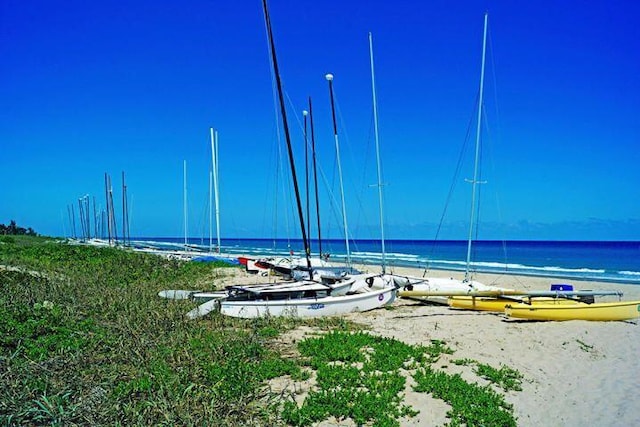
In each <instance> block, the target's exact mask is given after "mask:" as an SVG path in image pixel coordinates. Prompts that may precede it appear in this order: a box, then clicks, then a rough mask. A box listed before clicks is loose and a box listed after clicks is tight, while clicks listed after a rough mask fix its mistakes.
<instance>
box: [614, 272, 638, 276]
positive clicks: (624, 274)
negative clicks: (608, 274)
mask: <svg viewBox="0 0 640 427" xmlns="http://www.w3.org/2000/svg"><path fill="white" fill-rule="evenodd" d="M618 274H621V275H623V276H640V271H618Z"/></svg>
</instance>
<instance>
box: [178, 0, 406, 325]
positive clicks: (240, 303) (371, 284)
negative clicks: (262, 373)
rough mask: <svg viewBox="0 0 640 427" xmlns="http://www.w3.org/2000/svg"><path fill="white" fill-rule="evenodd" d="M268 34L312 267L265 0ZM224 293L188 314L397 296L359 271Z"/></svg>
mask: <svg viewBox="0 0 640 427" xmlns="http://www.w3.org/2000/svg"><path fill="white" fill-rule="evenodd" d="M262 5H263V10H264V16H265V23H266V27H267V35H268V38H269V46H270V51H271V59H272V65H273V72H274V74H275V80H276V86H277V90H278V99H279V101H280V112H281V118H282V124H283V128H284V134H285V139H286V142H287V149H288V154H289V162H290V168H291V175H292V181H293V186H294V191H295V195H296V202H297V208H298V216H299V221H300V229H301V232H302V241H303V244H304V249H305V258H306V268H307V270H308V272H309V273H311V272H312V271H313V267H312V261H311V257H310V250H309V241H308V239H307V233H306V228H305V221H304V215H303V211H302V203H301V198H300V192H299V191H298V181H297V176H296V169H295V163H294V161H293V151H292V147H291V140H290V136H289V127H288V123H287V114H286V109H285V103H284V96H283V91H282V83H281V80H280V73H279V69H278V61H277V58H276V51H275V44H274V40H273V33H272V28H271V20H270V17H269V10H268V8H267V1H266V0H263V1H262ZM226 292H227V293H226V296H225V297H223V298H217V299H212V300H210V301H207V302H205V303H204V304H201V305H200V306H198V307H196V308H195V309H194V310H192V311H191V312H190V313H189V314H188V317H190V318H196V317H200V316H202V315H204V314H206V313H208V312H209V311H211V310H213V309H215V308H218V309H219V311H220V313H222V314H225V315H229V316H233V317H243V318H252V317H262V316H295V317H317V316H327V315H341V314H346V313H351V312H354V311H365V310H372V309H375V308H378V307H381V306H383V305H385V304H388V303H391V302H392V301H393V300H394V299H395V297H396V288H395V286H393V284H392V283H391V279H389V278H384V277H380V276H376V275H358V276H353V277H349V278H344V279H339V280H336V281H333V282H318V281H313V280H302V281H296V282H280V283H271V284H266V285H257V286H256V285H236V286H227V287H226Z"/></svg>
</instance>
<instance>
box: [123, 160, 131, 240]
mask: <svg viewBox="0 0 640 427" xmlns="http://www.w3.org/2000/svg"><path fill="white" fill-rule="evenodd" d="M122 240H123V241H124V245H125V246H127V240H131V236H129V206H128V205H127V184H125V180H124V171H122ZM129 243H131V242H129Z"/></svg>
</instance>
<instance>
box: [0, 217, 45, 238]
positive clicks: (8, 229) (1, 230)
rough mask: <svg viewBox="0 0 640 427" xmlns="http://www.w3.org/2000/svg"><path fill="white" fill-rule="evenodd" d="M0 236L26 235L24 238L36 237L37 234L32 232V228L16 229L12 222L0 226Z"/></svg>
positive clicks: (14, 223)
mask: <svg viewBox="0 0 640 427" xmlns="http://www.w3.org/2000/svg"><path fill="white" fill-rule="evenodd" d="M0 234H11V235H26V236H37V235H38V233H36V232H35V231H34V229H33V228H31V227H29V228H24V227H18V225H16V222H15V221H14V220H11V221H10V222H9V225H4V224H0Z"/></svg>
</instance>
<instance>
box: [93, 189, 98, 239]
mask: <svg viewBox="0 0 640 427" xmlns="http://www.w3.org/2000/svg"><path fill="white" fill-rule="evenodd" d="M93 237H94V238H96V239H97V238H98V219H97V216H96V196H93Z"/></svg>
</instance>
